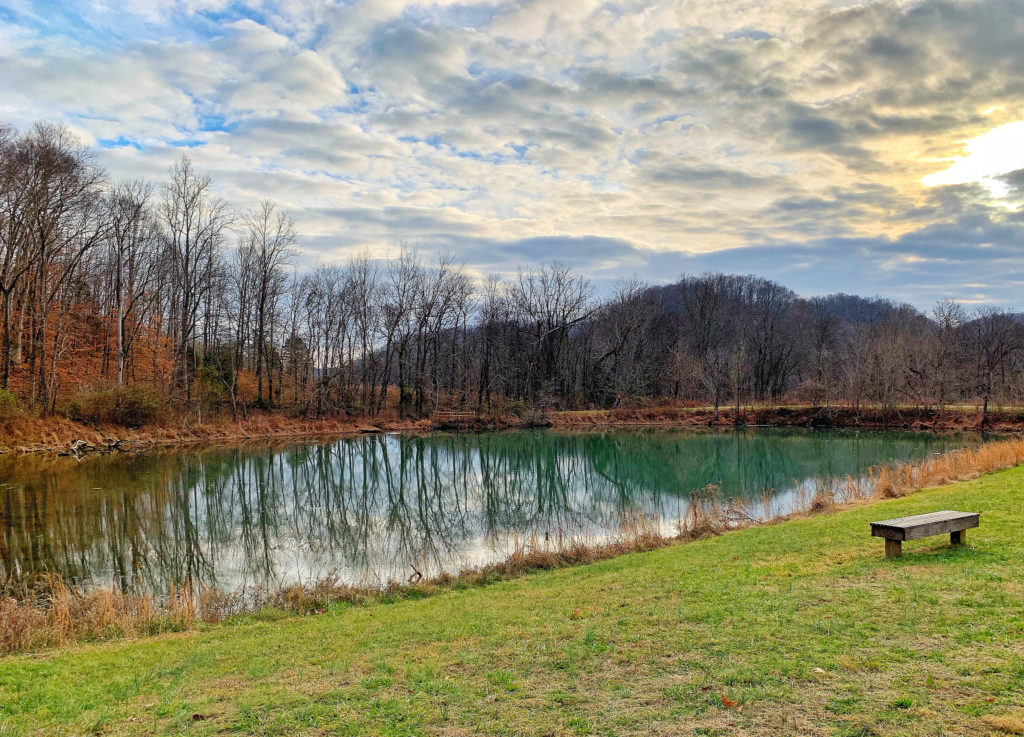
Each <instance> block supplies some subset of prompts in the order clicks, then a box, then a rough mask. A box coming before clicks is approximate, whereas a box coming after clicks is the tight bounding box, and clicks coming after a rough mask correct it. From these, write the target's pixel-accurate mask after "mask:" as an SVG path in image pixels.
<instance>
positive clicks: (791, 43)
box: [0, 0, 1024, 309]
mask: <svg viewBox="0 0 1024 737" xmlns="http://www.w3.org/2000/svg"><path fill="white" fill-rule="evenodd" d="M0 120H5V121H7V122H9V123H12V124H14V125H15V126H17V127H19V128H22V129H24V128H26V127H28V126H29V125H31V124H32V123H33V122H34V121H36V120H50V121H59V122H63V123H65V124H66V125H67V126H69V127H70V128H71V129H72V130H73V131H74V132H75V133H76V134H77V135H78V136H79V137H80V139H81V140H82V141H83V142H84V143H87V144H89V145H91V146H94V147H96V148H97V149H98V151H99V154H98V158H99V160H100V162H101V163H102V164H103V165H104V166H105V167H106V168H107V169H108V171H109V172H110V175H111V177H112V178H115V179H116V178H120V177H147V178H152V179H157V180H159V179H161V178H164V177H165V176H166V173H167V170H168V167H169V166H170V165H171V163H172V162H173V161H174V159H175V158H177V157H178V156H180V155H181V154H182V153H187V154H188V155H189V156H190V157H191V158H192V160H193V162H194V163H195V165H196V166H197V167H198V168H199V169H201V170H203V171H205V172H206V173H208V174H210V175H211V176H212V177H213V178H214V180H215V182H216V183H217V186H218V188H219V190H220V192H221V193H222V194H223V195H224V196H225V197H227V198H228V199H229V200H231V201H232V202H234V203H236V204H238V205H239V206H240V207H249V206H253V205H255V204H256V202H258V201H259V200H260V199H262V198H270V199H272V200H273V201H275V202H276V203H278V204H279V205H280V206H281V207H282V208H284V209H286V210H287V211H288V212H289V213H290V214H291V215H292V217H293V218H294V220H295V223H296V226H297V230H298V233H299V246H300V249H301V257H300V263H302V264H314V263H341V262H344V261H345V260H346V259H348V258H350V257H351V256H353V255H355V254H357V253H360V252H363V251H364V250H369V251H370V252H371V253H372V254H374V255H380V256H387V255H389V254H393V253H395V252H396V251H397V249H398V248H399V247H400V245H401V244H407V245H412V246H416V247H417V248H418V249H419V252H420V253H421V255H422V256H423V258H424V259H425V260H428V261H429V260H431V259H434V258H436V257H438V256H439V255H441V254H450V255H452V256H454V257H455V259H456V260H457V261H458V262H460V263H463V264H465V266H466V268H467V269H469V270H470V271H471V272H473V273H476V274H491V273H496V274H500V275H507V274H512V273H514V272H515V270H516V269H517V267H519V266H530V265H536V264H539V263H544V262H549V261H551V260H558V261H561V262H563V263H565V264H568V265H569V266H571V267H573V268H575V269H577V270H579V271H580V272H582V273H583V274H584V275H586V276H587V277H588V278H590V279H591V280H593V282H594V283H595V284H596V285H597V286H598V288H599V289H611V288H612V285H613V284H614V283H615V282H616V281H617V280H620V279H624V278H632V277H639V278H640V279H642V280H645V281H648V282H651V283H665V282H669V281H675V280H676V279H678V278H679V277H680V276H681V275H682V274H683V273H696V272H702V271H705V270H720V271H726V272H731V273H754V274H758V275H762V276H766V277H769V278H772V279H776V280H778V281H780V282H782V283H783V284H785V285H787V286H789V287H791V288H793V289H795V290H796V291H797V292H798V293H800V294H804V295H813V294H824V293H831V292H847V293H856V294H863V295H881V296H885V297H890V298H894V299H897V300H901V301H907V302H910V303H912V304H915V305H917V306H919V307H922V308H928V307H930V306H931V305H932V304H933V303H934V302H935V301H936V300H938V299H941V298H944V297H952V298H954V299H957V300H959V301H962V302H964V303H966V304H992V305H998V306H1002V307H1005V308H1008V309H1024V289H1022V287H1024V207H1022V203H1024V0H983V1H981V2H974V1H971V2H959V1H957V0H923V1H921V2H896V1H888V0H879V1H876V2H857V1H856V0H843V1H841V2H835V1H831V0H830V1H822V0H779V1H777V2H770V3H769V2H754V1H752V0H721V1H717V2H711V1H710V0H706V1H693V0H671V1H665V2H655V1H652V2H634V1H631V0H622V1H616V0H571V1H569V0H523V1H521V2H513V1H507V0H479V1H474V0H466V1H465V2H449V1H448V0H441V1H440V2H408V1H406V0H341V1H337V0H335V1H331V2H314V1H311V2H269V1H268V2H254V3H241V2H225V1H223V0H167V1H161V0H136V1H135V2H131V3H127V2H126V3H123V4H122V3H116V2H104V1H95V2H87V1H84V0H66V1H62V2H56V1H50V2H28V1H27V0H0Z"/></svg>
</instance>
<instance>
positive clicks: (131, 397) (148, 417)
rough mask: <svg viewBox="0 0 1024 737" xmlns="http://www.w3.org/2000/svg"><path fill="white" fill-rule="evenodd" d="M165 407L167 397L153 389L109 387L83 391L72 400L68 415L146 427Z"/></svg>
mask: <svg viewBox="0 0 1024 737" xmlns="http://www.w3.org/2000/svg"><path fill="white" fill-rule="evenodd" d="M161 409H163V398H162V397H161V396H160V395H159V394H157V393H156V392H154V391H152V390H150V389H143V388H141V387H132V388H129V389H107V390H104V391H97V392H91V393H88V394H81V395H79V396H77V397H75V398H74V399H72V400H71V404H70V406H69V407H68V416H69V417H70V418H71V419H72V420H77V421H78V422H87V423H89V424H93V425H96V424H112V425H123V426H124V427H142V426H143V425H146V424H148V423H150V422H153V421H154V420H155V419H156V418H157V416H159V414H160V410H161Z"/></svg>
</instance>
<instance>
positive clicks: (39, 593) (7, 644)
mask: <svg viewBox="0 0 1024 737" xmlns="http://www.w3.org/2000/svg"><path fill="white" fill-rule="evenodd" d="M13 593H15V592H8V593H7V594H5V595H3V596H0V654H3V653H12V652H19V651H26V650H38V649H41V648H45V647H55V646H60V645H66V644H70V643H74V642H81V641H88V640H97V639H112V638H132V637H138V636H141V635H147V634H155V633H157V632H168V631H176V630H185V629H188V628H189V627H191V626H192V625H193V623H194V622H195V619H196V608H195V601H194V597H193V596H192V594H191V593H189V592H188V591H187V590H184V589H182V590H178V591H171V592H170V593H169V595H168V596H167V597H166V599H165V600H163V601H161V602H156V601H154V600H153V599H151V598H150V597H146V596H137V595H133V594H126V593H122V592H120V591H116V590H113V589H94V590H90V591H86V592H76V591H73V590H72V589H71V588H70V587H68V586H67V584H66V583H65V582H64V581H63V580H62V579H61V578H60V577H59V576H54V575H48V576H44V577H43V578H42V579H41V580H40V581H38V582H37V583H36V584H35V586H33V588H32V589H30V590H26V591H23V592H20V593H21V596H14V595H12V594H13Z"/></svg>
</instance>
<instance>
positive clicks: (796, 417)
mask: <svg viewBox="0 0 1024 737" xmlns="http://www.w3.org/2000/svg"><path fill="white" fill-rule="evenodd" d="M737 426H739V427H756V426H764V427H805V428H822V429H823V428H849V429H857V428H860V429H894V430H937V431H985V432H995V433H999V432H1024V409H1012V410H997V411H990V412H989V414H988V417H987V419H986V421H985V422H984V423H983V422H982V414H981V412H979V411H977V410H974V409H971V408H956V409H943V410H936V409H920V408H900V409H890V410H884V409H881V408H860V409H854V408H850V407H833V408H827V409H826V408H815V407H759V408H750V409H744V410H742V411H741V412H740V414H739V418H738V421H737V417H736V413H735V411H734V410H733V409H722V410H721V411H720V412H719V415H718V417H717V418H716V417H715V413H714V411H713V410H711V409H709V408H705V407H682V406H658V407H650V408H619V409H613V410H578V411H563V412H549V413H547V414H544V415H540V414H536V415H529V416H525V417H518V416H477V415H474V414H472V413H462V414H460V416H458V417H451V416H450V415H446V414H445V413H440V414H439V415H438V416H436V417H435V418H433V419H422V420H411V419H399V418H394V417H390V418H389V417H372V418H360V417H346V416H341V417H336V418H327V419H319V420H308V419H302V418H289V417H284V416H281V415H275V414H269V413H264V414H257V415H250V416H249V418H247V419H245V420H239V421H235V422H233V421H231V420H230V418H224V419H221V418H218V419H215V420H211V421H207V422H204V423H202V424H194V423H190V422H188V421H182V420H178V421H176V422H175V423H174V424H173V425H171V424H165V425H156V426H151V427H143V428H137V429H133V428H125V427H117V426H90V425H84V424H81V423H78V422H73V421H71V420H69V419H67V418H65V417H59V416H55V417H48V418H29V417H20V418H15V419H12V420H7V421H4V422H0V453H67V452H71V451H72V450H73V449H77V451H78V452H80V453H85V452H97V451H99V452H114V451H132V452H138V451H140V450H146V449H150V448H166V447H174V446H182V447H187V446H200V445H222V444H226V443H243V442H266V441H296V440H307V439H308V440H313V439H318V438H330V437H345V436H352V435H360V434H365V433H377V432H406V433H427V432H486V431H492V430H517V429H527V428H557V429H599V428H605V427H607V428H615V427H665V428H669V427H723V428H726V427H737Z"/></svg>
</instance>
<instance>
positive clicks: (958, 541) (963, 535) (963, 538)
mask: <svg viewBox="0 0 1024 737" xmlns="http://www.w3.org/2000/svg"><path fill="white" fill-rule="evenodd" d="M966 542H967V530H956V531H954V532H951V533H949V544H950V545H963V544H964V543H966Z"/></svg>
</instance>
